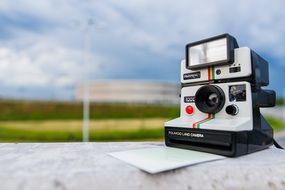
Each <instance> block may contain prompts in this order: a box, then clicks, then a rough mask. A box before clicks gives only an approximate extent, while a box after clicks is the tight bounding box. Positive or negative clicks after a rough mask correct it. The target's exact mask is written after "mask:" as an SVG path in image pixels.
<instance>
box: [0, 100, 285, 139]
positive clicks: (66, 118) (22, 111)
mask: <svg viewBox="0 0 285 190" xmlns="http://www.w3.org/2000/svg"><path fill="white" fill-rule="evenodd" d="M178 115H179V108H178V106H161V105H134V104H92V105H91V122H90V140H91V141H134V140H136V141H138V140H140V141H144V140H162V139H163V137H164V129H163V123H164V122H165V121H167V120H169V119H171V118H175V117H177V116H178ZM81 118H82V104H81V103H78V102H77V103H76V102H75V103H74V102H36V101H3V100H2V101H0V142H70V141H73V142H74V141H82V121H81ZM267 119H268V121H269V123H271V125H272V126H273V128H274V130H275V131H278V130H282V129H284V126H285V124H284V123H283V122H281V121H279V120H277V119H274V118H267Z"/></svg>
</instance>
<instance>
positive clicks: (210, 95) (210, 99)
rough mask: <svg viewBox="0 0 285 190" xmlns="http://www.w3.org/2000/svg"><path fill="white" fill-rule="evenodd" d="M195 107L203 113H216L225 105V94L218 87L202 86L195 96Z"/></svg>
mask: <svg viewBox="0 0 285 190" xmlns="http://www.w3.org/2000/svg"><path fill="white" fill-rule="evenodd" d="M195 105H196V107H197V108H198V109H199V110H200V111H201V112H203V113H210V114H215V113H218V112H219V111H220V110H221V109H222V108H223V107H224V105H225V94H224V92H223V90H222V89H221V88H220V87H218V86H215V85H205V86H202V87H200V88H199V89H198V90H197V92H196V94H195Z"/></svg>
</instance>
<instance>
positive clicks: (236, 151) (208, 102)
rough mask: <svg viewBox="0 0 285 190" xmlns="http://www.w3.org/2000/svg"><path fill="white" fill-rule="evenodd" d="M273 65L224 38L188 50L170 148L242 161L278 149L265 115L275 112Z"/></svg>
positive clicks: (168, 133) (170, 125)
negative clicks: (271, 85)
mask: <svg viewBox="0 0 285 190" xmlns="http://www.w3.org/2000/svg"><path fill="white" fill-rule="evenodd" d="M268 78H269V76H268V63H267V61H265V60H264V59H263V58H261V57H260V56H259V55H258V54H256V53H255V52H254V51H252V50H251V49H249V48H248V47H241V48H240V47H239V46H238V44H237V41H236V39H235V38H234V37H232V36H230V35H229V34H223V35H219V36H215V37H212V38H208V39H205V40H201V41H198V42H194V43H190V44H187V45H186V60H183V61H182V62H181V83H182V88H181V108H180V117H179V118H176V119H173V120H171V121H168V122H166V123H165V143H166V145H167V146H171V147H177V148H185V149H191V150H197V151H203V152H209V153H214V154H220V155H224V156H230V157H235V156H240V155H244V154H248V153H252V152H255V151H259V150H262V149H265V148H267V147H269V146H271V145H272V144H273V130H272V128H271V126H270V125H269V124H268V123H267V122H266V120H265V119H264V117H263V116H262V115H261V114H260V108H261V107H273V106H275V100H276V95H275V92H274V91H272V90H264V89H262V88H261V87H263V86H267V85H268V84H269V79H268Z"/></svg>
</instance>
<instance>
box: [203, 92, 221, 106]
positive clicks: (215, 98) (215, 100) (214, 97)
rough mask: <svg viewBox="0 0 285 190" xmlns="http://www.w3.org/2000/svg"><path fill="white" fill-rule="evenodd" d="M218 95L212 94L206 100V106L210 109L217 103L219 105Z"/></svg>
mask: <svg viewBox="0 0 285 190" xmlns="http://www.w3.org/2000/svg"><path fill="white" fill-rule="evenodd" d="M218 98H219V97H218V94H216V93H212V94H210V95H209V97H208V99H207V100H206V104H207V105H208V106H210V107H212V106H215V105H216V104H217V103H219V102H218V101H219V99H218Z"/></svg>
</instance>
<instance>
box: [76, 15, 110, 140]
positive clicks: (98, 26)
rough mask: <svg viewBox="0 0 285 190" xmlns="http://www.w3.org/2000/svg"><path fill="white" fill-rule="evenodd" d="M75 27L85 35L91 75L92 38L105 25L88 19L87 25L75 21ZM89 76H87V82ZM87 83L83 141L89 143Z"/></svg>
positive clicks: (85, 82)
mask: <svg viewBox="0 0 285 190" xmlns="http://www.w3.org/2000/svg"><path fill="white" fill-rule="evenodd" d="M73 24H74V27H76V28H78V29H79V30H80V31H81V32H83V35H84V46H85V47H84V61H85V64H86V65H87V71H88V73H89V70H90V69H91V68H89V65H90V64H91V39H92V38H91V37H92V35H91V34H92V31H93V30H100V29H103V28H105V23H103V22H98V23H97V22H96V25H95V23H94V20H93V19H87V23H83V24H82V23H81V22H80V21H78V20H74V23H73ZM88 79H89V76H88V75H87V80H88ZM87 80H86V81H84V82H83V85H84V86H83V87H84V88H83V124H82V141H83V142H89V128H90V122H89V120H90V96H91V92H90V83H88V82H87Z"/></svg>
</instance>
